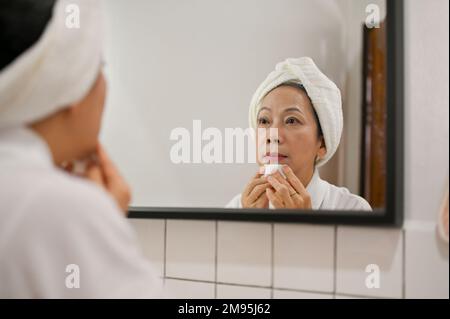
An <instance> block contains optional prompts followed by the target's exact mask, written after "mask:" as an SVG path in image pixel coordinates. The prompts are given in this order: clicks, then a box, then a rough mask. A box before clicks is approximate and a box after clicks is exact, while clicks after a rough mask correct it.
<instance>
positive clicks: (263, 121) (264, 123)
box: [258, 117, 269, 125]
mask: <svg viewBox="0 0 450 319" xmlns="http://www.w3.org/2000/svg"><path fill="white" fill-rule="evenodd" d="M268 123H269V121H268V120H267V119H266V118H264V117H262V118H259V119H258V124H259V125H266V124H268Z"/></svg>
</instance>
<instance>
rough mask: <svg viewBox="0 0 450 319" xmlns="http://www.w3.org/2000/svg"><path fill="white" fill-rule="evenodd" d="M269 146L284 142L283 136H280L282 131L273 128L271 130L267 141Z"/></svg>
mask: <svg viewBox="0 0 450 319" xmlns="http://www.w3.org/2000/svg"><path fill="white" fill-rule="evenodd" d="M266 142H267V144H271V143H274V144H280V143H281V142H282V139H281V136H280V129H279V128H278V127H271V128H269V133H268V135H267V139H266Z"/></svg>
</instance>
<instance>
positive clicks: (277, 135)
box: [227, 57, 371, 210]
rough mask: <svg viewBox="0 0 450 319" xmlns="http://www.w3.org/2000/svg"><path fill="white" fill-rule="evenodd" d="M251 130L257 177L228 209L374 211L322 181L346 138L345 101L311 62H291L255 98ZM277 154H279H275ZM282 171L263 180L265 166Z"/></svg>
mask: <svg viewBox="0 0 450 319" xmlns="http://www.w3.org/2000/svg"><path fill="white" fill-rule="evenodd" d="M249 118H250V125H251V127H253V128H254V129H256V130H257V132H256V135H257V140H258V141H263V143H260V142H259V143H258V154H262V156H258V165H259V166H260V168H259V170H258V172H257V173H256V174H255V175H254V176H253V178H252V179H251V180H250V181H249V183H248V184H247V185H246V187H245V189H244V191H243V192H242V193H241V194H239V195H237V196H235V197H234V198H233V199H232V200H231V201H230V203H228V205H227V207H229V208H268V207H270V208H296V209H337V210H339V209H341V210H347V209H355V210H371V207H370V205H369V204H368V203H367V201H366V200H365V199H364V198H362V197H360V196H357V195H354V194H351V193H350V192H349V191H348V189H346V188H344V187H337V186H335V185H332V184H330V183H328V182H326V181H324V180H322V179H321V178H320V176H319V171H318V167H320V166H322V165H324V164H325V163H326V162H327V161H328V160H329V159H330V158H331V157H332V156H333V154H334V153H335V152H336V149H337V147H338V145H339V141H340V138H341V134H342V126H343V119H342V105H341V95H340V91H339V89H338V88H337V86H336V85H335V84H334V83H333V82H332V81H331V80H330V79H328V78H327V77H326V76H325V75H324V74H323V73H322V72H321V71H320V70H319V69H318V68H317V66H316V65H315V64H314V62H313V60H312V59H311V58H308V57H303V58H299V59H287V60H286V61H284V62H281V63H279V64H277V66H276V68H275V70H274V71H273V72H272V73H270V74H269V76H268V77H267V78H266V80H265V81H264V82H263V83H262V84H261V85H260V86H259V88H258V89H257V90H256V92H255V94H254V95H253V98H252V101H251V104H250V110H249ZM274 150H275V151H274ZM274 163H275V164H281V165H282V166H281V169H280V170H277V171H276V172H275V173H273V174H270V175H268V176H267V174H265V175H266V176H264V167H263V165H264V164H274Z"/></svg>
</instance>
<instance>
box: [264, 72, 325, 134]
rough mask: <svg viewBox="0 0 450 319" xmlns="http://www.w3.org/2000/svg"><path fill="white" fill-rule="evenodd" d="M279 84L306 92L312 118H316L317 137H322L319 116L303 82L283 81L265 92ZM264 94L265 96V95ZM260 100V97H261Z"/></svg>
mask: <svg viewBox="0 0 450 319" xmlns="http://www.w3.org/2000/svg"><path fill="white" fill-rule="evenodd" d="M280 86H290V87H293V88H296V89H298V90H300V91H302V92H304V93H305V94H306V96H307V97H308V99H309V102H310V103H311V106H312V109H313V113H314V119H315V120H316V124H317V137H318V138H321V137H323V132H322V127H321V126H320V121H319V117H318V116H317V113H316V109H315V108H314V105H313V103H312V101H311V99H310V98H309V95H308V92H306V89H305V87H304V86H303V84H301V83H299V82H295V81H287V82H283V83H281V84H279V85H277V86H276V87H274V88H273V89H272V90H270V91H269V92H267V94H269V93H270V92H272V91H273V90H275V89H276V88H279V87H280ZM267 94H266V96H267ZM261 100H262V99H261Z"/></svg>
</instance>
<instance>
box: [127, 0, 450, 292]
mask: <svg viewBox="0 0 450 319" xmlns="http://www.w3.org/2000/svg"><path fill="white" fill-rule="evenodd" d="M405 5H406V12H405V15H406V21H405V40H406V43H405V49H406V55H405V63H406V72H405V85H406V104H405V110H406V112H405V113H406V114H405V116H406V117H405V122H406V127H405V139H406V140H405V144H406V154H405V214H406V222H405V226H404V227H403V229H391V228H370V227H348V226H333V225H330V226H318V225H306V224H274V225H273V224H269V223H238V222H220V221H219V222H216V221H183V220H133V221H132V223H133V225H134V226H135V227H136V229H137V230H138V235H139V237H140V239H141V243H142V245H143V249H144V251H145V252H146V255H147V256H148V257H149V258H150V259H151V260H152V261H153V262H154V263H155V264H156V267H157V269H158V270H159V273H160V275H161V276H162V277H165V278H166V279H165V283H166V287H167V289H169V290H170V291H172V292H173V294H174V296H175V297H182V298H184V297H188V298H214V297H219V298H221V297H236V298H246V297H256V298H259V297H260V298H271V297H273V298H365V297H388V298H449V264H448V252H449V250H448V244H444V243H443V242H442V241H440V240H439V239H438V238H437V236H436V230H435V221H436V217H437V209H438V207H439V203H440V200H441V199H442V196H443V194H444V189H445V188H446V187H448V133H449V132H448V127H449V123H448V110H449V96H448V86H449V79H448V57H449V51H448V37H449V34H448V30H449V25H448V21H449V17H448V12H449V10H448V9H449V8H448V1H447V0H430V1H424V0H409V1H405ZM293 243H295V244H293ZM372 263H375V264H378V265H379V267H380V270H381V281H380V288H379V289H368V288H366V287H365V285H364V282H365V278H366V275H367V273H366V272H365V266H366V265H367V264H372Z"/></svg>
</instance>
